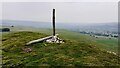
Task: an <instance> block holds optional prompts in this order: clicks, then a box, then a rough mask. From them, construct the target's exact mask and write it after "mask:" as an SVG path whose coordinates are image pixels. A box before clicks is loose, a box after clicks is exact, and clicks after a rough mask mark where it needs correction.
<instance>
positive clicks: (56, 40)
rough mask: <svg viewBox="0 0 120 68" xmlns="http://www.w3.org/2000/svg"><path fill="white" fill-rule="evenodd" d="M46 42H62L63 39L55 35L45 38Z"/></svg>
mask: <svg viewBox="0 0 120 68" xmlns="http://www.w3.org/2000/svg"><path fill="white" fill-rule="evenodd" d="M46 42H48V43H64V42H63V40H61V39H59V37H58V35H55V36H53V37H52V38H50V39H47V40H46Z"/></svg>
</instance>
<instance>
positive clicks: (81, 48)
mask: <svg viewBox="0 0 120 68" xmlns="http://www.w3.org/2000/svg"><path fill="white" fill-rule="evenodd" d="M45 36H48V35H46V34H44V33H38V32H28V31H22V32H12V33H9V34H6V35H4V36H3V38H2V43H3V45H2V47H1V48H2V55H3V65H4V66H21V65H25V66H51V65H54V66H59V65H67V66H72V65H73V66H77V65H83V66H84V65H85V66H86V65H87V66H116V65H120V63H119V62H118V56H117V55H115V54H113V53H108V52H107V51H105V50H103V49H100V48H97V47H96V45H97V44H95V43H94V42H91V43H89V42H86V41H88V40H87V39H83V40H82V39H80V41H79V42H78V41H75V40H69V39H67V38H64V40H65V43H62V44H59V43H45V42H41V43H36V44H32V45H29V46H26V45H25V44H26V43H27V42H29V41H30V40H34V39H38V38H42V37H45ZM26 50H28V51H26ZM29 50H30V51H29Z"/></svg>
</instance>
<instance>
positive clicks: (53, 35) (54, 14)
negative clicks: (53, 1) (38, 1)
mask: <svg viewBox="0 0 120 68" xmlns="http://www.w3.org/2000/svg"><path fill="white" fill-rule="evenodd" d="M53 36H55V9H53Z"/></svg>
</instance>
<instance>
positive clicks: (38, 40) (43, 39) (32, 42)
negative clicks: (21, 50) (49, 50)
mask: <svg viewBox="0 0 120 68" xmlns="http://www.w3.org/2000/svg"><path fill="white" fill-rule="evenodd" d="M52 37H53V36H48V37H44V38H41V39H37V40H33V41H30V42H28V43H27V44H26V45H30V44H34V43H38V42H42V41H45V40H47V39H50V38H52Z"/></svg>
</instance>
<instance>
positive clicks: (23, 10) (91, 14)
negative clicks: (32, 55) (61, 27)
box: [0, 2, 118, 23]
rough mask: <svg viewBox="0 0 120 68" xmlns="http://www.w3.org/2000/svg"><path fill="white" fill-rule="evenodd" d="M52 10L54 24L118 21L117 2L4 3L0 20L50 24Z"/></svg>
mask: <svg viewBox="0 0 120 68" xmlns="http://www.w3.org/2000/svg"><path fill="white" fill-rule="evenodd" d="M0 8H1V7H0ZM53 8H55V9H56V22H63V23H64V22H65V23H71V22H72V23H73V22H74V23H83V22H86V23H105V22H106V23H109V22H117V21H118V3H117V2H53V3H52V2H19V3H18V2H4V3H2V11H3V12H2V18H1V17H0V19H7V20H28V21H40V22H51V16H52V9H53Z"/></svg>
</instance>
